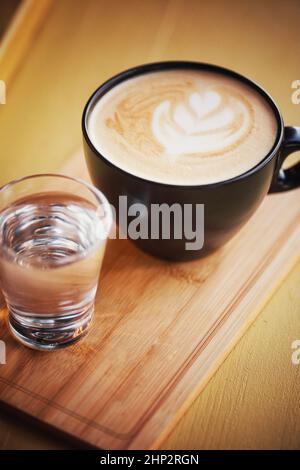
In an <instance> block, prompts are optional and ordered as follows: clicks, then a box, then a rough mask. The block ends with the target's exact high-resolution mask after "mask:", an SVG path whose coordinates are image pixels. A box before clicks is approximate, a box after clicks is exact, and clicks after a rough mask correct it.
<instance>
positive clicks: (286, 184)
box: [269, 127, 300, 193]
mask: <svg viewBox="0 0 300 470" xmlns="http://www.w3.org/2000/svg"><path fill="white" fill-rule="evenodd" d="M298 150H300V127H285V128H284V137H283V144H282V149H281V153H280V155H279V159H278V164H277V168H276V173H275V177H274V179H273V182H272V184H271V188H270V190H269V193H278V192H281V191H288V190H289V189H295V188H298V187H299V186H300V162H298V163H296V164H295V165H294V166H292V167H291V168H288V169H286V170H284V169H283V168H281V165H282V164H283V162H284V160H285V159H286V158H287V157H288V156H289V155H290V154H291V153H293V152H297V151H298Z"/></svg>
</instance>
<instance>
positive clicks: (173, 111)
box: [152, 89, 253, 156]
mask: <svg viewBox="0 0 300 470" xmlns="http://www.w3.org/2000/svg"><path fill="white" fill-rule="evenodd" d="M252 127H253V119H252V109H251V105H250V103H248V102H247V101H246V100H245V99H243V98H242V97H239V96H231V95H229V96H228V94H227V93H226V90H225V89H222V90H219V91H218V90H211V91H210V90H209V91H206V92H204V93H203V94H201V93H199V92H194V93H192V94H190V95H189V96H188V99H187V100H186V102H185V103H175V104H172V103H171V102H170V101H168V100H166V101H163V102H162V103H160V104H159V105H158V106H157V107H156V108H155V109H154V112H153V117H152V131H153V134H154V136H155V137H156V139H157V141H158V142H159V143H160V144H161V145H162V146H163V147H164V149H165V150H166V152H168V153H169V154H171V155H181V154H198V155H200V154H201V155H203V156H204V155H210V154H217V153H225V152H227V151H228V150H229V149H231V148H233V147H234V146H236V145H237V144H239V143H240V142H241V141H242V140H243V139H244V138H245V137H246V136H247V135H248V133H249V132H250V131H251V129H252Z"/></svg>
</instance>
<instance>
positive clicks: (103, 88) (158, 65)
mask: <svg viewBox="0 0 300 470" xmlns="http://www.w3.org/2000/svg"><path fill="white" fill-rule="evenodd" d="M176 69H190V70H207V71H211V72H216V73H219V74H223V75H226V76H229V77H231V78H235V79H237V80H239V81H242V82H243V83H246V84H247V85H248V86H250V87H252V88H254V89H255V90H256V91H257V92H258V93H259V94H260V95H261V96H262V97H263V98H264V99H265V100H266V101H267V102H268V103H269V105H270V107H271V109H272V110H273V112H274V116H275V119H276V122H277V126H278V127H277V134H276V137H275V141H274V144H273V146H272V147H271V149H270V150H269V152H268V153H267V155H266V156H265V157H263V158H262V159H261V160H260V162H258V163H257V164H256V165H255V166H253V167H251V168H249V170H247V171H245V172H244V173H241V174H240V175H237V176H234V177H233V178H229V179H226V180H222V181H217V182H215V183H206V184H193V185H183V184H174V183H163V182H160V181H153V180H151V179H147V178H143V177H141V176H138V175H135V174H132V173H130V172H129V171H127V170H124V169H123V168H120V167H119V166H117V165H115V164H114V163H112V162H111V161H110V160H109V159H108V158H107V157H105V156H104V155H103V154H102V153H100V152H99V151H98V150H97V148H96V147H95V146H94V145H93V143H92V141H91V139H90V137H89V134H88V118H89V113H90V111H91V109H92V107H93V106H94V104H95V103H96V102H97V101H98V100H99V99H101V97H102V96H103V95H105V94H106V93H107V92H108V91H109V90H111V89H112V88H113V87H115V86H116V85H118V84H119V83H122V82H123V81H125V80H127V79H129V78H133V77H135V76H138V75H143V74H147V73H149V72H159V71H165V70H176ZM81 126H82V132H83V136H84V139H85V141H86V143H87V144H88V146H89V147H90V149H91V150H92V151H93V153H94V154H95V155H96V156H97V157H98V158H100V159H102V160H103V161H104V162H105V163H106V164H107V165H109V166H110V167H112V168H113V169H114V170H116V171H118V172H120V173H121V174H124V175H126V176H127V177H129V178H131V179H133V180H135V181H139V182H140V183H148V184H149V183H151V184H153V185H154V186H157V187H160V188H161V187H169V188H176V189H185V190H188V189H191V190H192V189H200V188H203V189H206V188H215V187H220V186H224V185H227V184H231V183H234V182H237V181H240V180H243V179H245V178H247V177H248V176H251V175H252V174H254V173H256V172H257V171H258V170H260V169H261V168H263V167H264V166H265V165H267V164H268V163H269V161H270V160H272V158H273V157H274V155H275V154H276V153H277V151H278V149H279V148H280V146H281V144H282V140H283V131H284V123H283V118H282V115H281V112H280V111H279V108H278V106H277V105H276V103H275V101H274V100H273V98H272V97H271V96H270V95H269V94H268V93H267V92H266V90H265V89H264V88H262V87H261V86H260V85H258V84H257V83H256V82H255V81H253V80H251V79H249V78H247V77H245V76H244V75H241V74H240V73H238V72H235V71H233V70H231V69H228V68H225V67H222V66H219V65H214V64H210V63H206V62H196V61H186V60H176V61H173V60H171V61H161V62H151V63H146V64H142V65H138V66H135V67H131V68H129V69H127V70H124V71H122V72H120V73H118V74H116V75H114V76H112V77H111V78H109V79H108V80H106V81H105V82H104V83H103V84H102V85H100V86H99V87H98V88H97V89H96V90H95V91H94V92H93V93H92V95H91V96H90V97H89V99H88V101H87V103H86V105H85V107H84V110H83V113H82V120H81Z"/></svg>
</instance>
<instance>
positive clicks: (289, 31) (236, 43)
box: [0, 0, 300, 448]
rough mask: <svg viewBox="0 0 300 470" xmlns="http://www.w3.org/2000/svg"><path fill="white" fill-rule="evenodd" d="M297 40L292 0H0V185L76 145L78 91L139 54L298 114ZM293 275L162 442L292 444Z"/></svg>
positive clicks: (17, 430) (11, 440)
mask: <svg viewBox="0 0 300 470" xmlns="http://www.w3.org/2000/svg"><path fill="white" fill-rule="evenodd" d="M13 13H15V14H13ZM299 46H300V1H299V0H285V1H279V0H277V1H276V0H273V1H272V0H229V1H225V0H210V1H208V0H85V1H82V0H24V1H21V0H0V80H4V81H5V82H6V86H7V96H6V104H5V105H1V106H0V184H3V183H5V182H7V181H8V180H11V179H12V178H15V177H19V176H22V175H25V174H29V173H34V172H45V171H57V170H58V169H59V168H61V167H62V165H64V164H65V163H66V162H68V160H69V159H70V158H72V156H73V155H74V154H76V153H78V150H79V149H80V147H81V128H80V121H81V113H82V109H83V107H84V104H85V102H86V100H87V99H88V97H89V95H90V94H91V93H92V92H93V90H94V89H95V88H96V87H98V86H99V85H100V84H101V83H102V82H103V81H105V80H106V79H107V78H109V77H110V76H112V75H113V74H115V73H117V72H120V71H121V70H123V69H126V68H128V67H132V66H134V65H137V64H141V63H145V62H151V61H159V60H167V59H186V60H196V61H203V62H210V63H215V64H219V65H222V66H225V67H228V68H231V69H234V70H236V71H238V72H240V73H242V74H245V75H246V76H248V77H250V78H251V79H253V80H255V81H257V82H258V83H259V84H260V85H262V86H263V87H264V88H266V89H267V90H268V91H269V93H270V94H271V95H272V97H273V98H274V99H275V101H277V103H278V105H279V107H280V108H281V110H282V113H283V116H284V119H285V122H286V124H294V125H297V124H298V125H300V105H295V104H293V103H292V101H291V94H292V91H293V90H292V88H291V84H292V82H293V81H294V80H297V79H298V80H299V79H300V61H299ZM293 158H294V159H296V158H297V156H294V157H293ZM299 281H300V267H299V265H298V267H296V268H295V269H294V271H293V272H292V273H291V275H290V277H289V279H288V280H287V282H286V283H285V286H283V287H282V288H281V289H280V291H278V292H277V294H276V296H274V297H273V299H272V300H271V302H270V303H269V304H268V306H267V307H266V308H265V309H264V311H263V312H262V315H261V316H260V317H259V320H258V321H257V322H256V323H255V324H254V326H253V328H251V329H250V331H249V332H248V333H247V334H246V335H245V337H244V338H243V339H242V340H241V341H240V343H239V344H238V345H237V347H236V348H235V350H234V351H233V352H232V353H231V354H230V356H229V357H228V358H227V359H226V361H225V362H224V364H223V365H222V367H221V369H220V370H219V371H218V372H217V374H216V375H215V376H214V378H213V379H212V381H211V382H210V384H209V385H208V386H207V387H206V389H205V390H204V392H202V394H201V396H200V397H199V399H198V400H197V401H196V402H195V404H194V405H193V407H192V408H191V410H190V411H189V412H188V413H187V415H186V417H185V418H184V419H183V420H182V422H181V423H180V425H179V426H178V427H177V428H176V430H175V431H174V433H173V434H172V436H170V438H169V440H168V441H167V442H166V448H171V447H172V448H201V447H202V448H300V419H299V416H300V403H299V402H300V400H299V383H300V382H299V381H300V376H299V373H300V367H298V368H297V367H295V366H290V362H289V360H288V358H289V354H290V350H289V349H287V348H289V347H290V343H291V341H292V340H293V339H295V338H296V337H297V333H298V336H300V331H299V310H300V298H299V289H298V288H297V285H298V286H299ZM283 311H284V315H283V314H282V312H283ZM269 320H270V322H271V320H272V327H270V326H269V325H270V322H269ZM288 341H289V342H288ZM287 344H288V346H287ZM283 351H284V353H283ZM270 352H272V354H269V353H270ZM287 364H288V366H287ZM224 384H226V392H225V391H224ZM257 384H259V391H258V390H257ZM0 423H1V424H2V426H0V427H1V431H0V447H1V446H2V447H3V448H14V447H24V448H29V447H31V448H38V447H42V448H43V447H45V448H47V447H52V448H57V447H63V446H65V445H66V444H64V443H63V442H62V441H61V440H53V439H52V438H50V437H49V436H47V435H45V436H44V435H43V434H41V433H39V432H38V431H35V429H34V428H32V427H28V426H27V425H24V424H22V423H18V422H16V420H15V419H14V418H10V417H8V416H6V415H4V414H2V415H0ZM1 433H2V434H1Z"/></svg>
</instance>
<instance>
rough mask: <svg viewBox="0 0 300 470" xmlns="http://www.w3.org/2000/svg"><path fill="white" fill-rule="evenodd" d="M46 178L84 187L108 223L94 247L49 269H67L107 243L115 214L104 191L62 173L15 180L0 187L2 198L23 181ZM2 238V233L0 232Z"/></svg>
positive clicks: (9, 252) (11, 252)
mask: <svg viewBox="0 0 300 470" xmlns="http://www.w3.org/2000/svg"><path fill="white" fill-rule="evenodd" d="M46 177H47V178H61V179H66V180H69V181H73V182H74V183H78V184H79V185H82V186H84V187H85V188H86V189H88V190H89V191H90V192H91V193H92V194H93V195H94V197H95V199H96V201H97V202H98V203H99V206H100V205H101V206H103V207H104V211H105V218H107V223H106V226H105V227H104V228H105V230H104V233H103V237H99V238H98V237H97V239H96V240H95V241H94V243H92V245H90V246H89V247H87V248H84V249H83V250H82V251H80V252H79V253H75V254H72V255H69V256H67V257H65V258H62V259H61V260H60V261H59V260H58V261H57V263H56V264H55V266H54V267H52V266H51V267H50V268H49V269H55V268H60V267H65V266H66V265H69V264H71V263H74V262H76V261H79V260H81V259H83V258H85V257H86V256H88V255H89V254H90V253H93V251H95V250H96V249H98V248H100V247H101V245H102V244H103V243H105V241H106V240H107V238H108V237H109V233H110V230H111V227H112V223H113V214H112V209H111V206H110V203H109V202H108V200H107V198H106V196H105V195H104V194H103V193H102V191H100V189H98V188H96V187H95V186H93V185H92V184H90V183H89V182H87V181H84V180H83V179H81V178H77V177H75V176H68V175H63V174H61V173H36V174H32V175H26V176H22V177H20V178H15V179H13V180H11V181H9V182H8V183H5V184H4V185H2V186H1V187H0V197H1V195H2V193H3V192H4V191H6V190H7V189H9V188H10V187H13V186H15V185H16V184H18V183H22V182H23V181H26V180H31V179H35V178H46ZM1 212H2V210H1V211H0V220H1ZM0 236H1V231H0ZM3 249H4V251H5V252H6V253H8V254H11V255H12V256H13V255H14V251H13V250H12V249H11V248H10V247H3Z"/></svg>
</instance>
